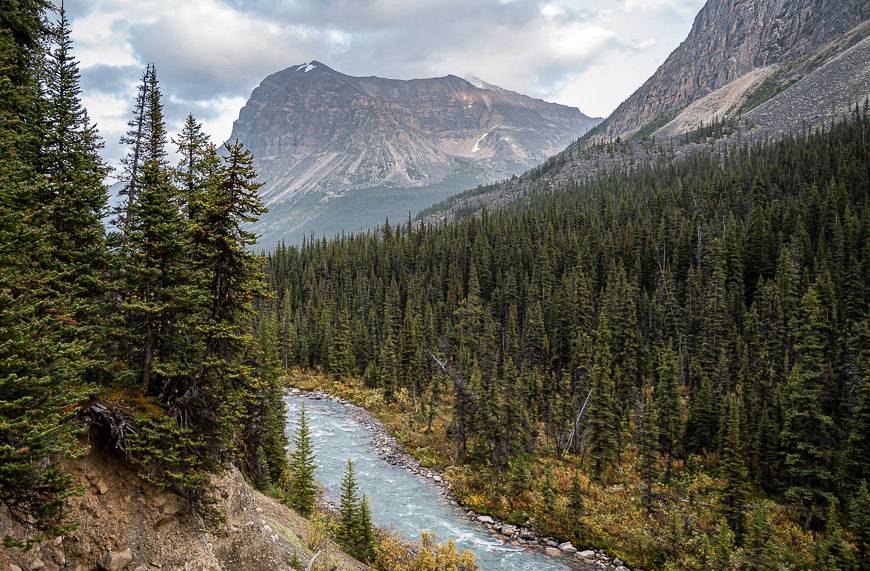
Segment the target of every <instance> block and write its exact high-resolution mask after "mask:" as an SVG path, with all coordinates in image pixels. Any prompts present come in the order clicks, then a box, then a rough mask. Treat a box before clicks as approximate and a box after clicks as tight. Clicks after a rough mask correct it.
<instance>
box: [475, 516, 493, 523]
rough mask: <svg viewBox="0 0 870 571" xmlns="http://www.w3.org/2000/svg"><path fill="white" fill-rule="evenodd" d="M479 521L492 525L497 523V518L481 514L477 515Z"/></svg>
mask: <svg viewBox="0 0 870 571" xmlns="http://www.w3.org/2000/svg"><path fill="white" fill-rule="evenodd" d="M477 521H479V522H480V523H483V524H487V525H492V524H494V523H495V520H494V519H492V517H490V516H488V515H479V516H477Z"/></svg>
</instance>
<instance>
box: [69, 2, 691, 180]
mask: <svg viewBox="0 0 870 571" xmlns="http://www.w3.org/2000/svg"><path fill="white" fill-rule="evenodd" d="M59 1H60V0H56V2H57V3H59ZM703 3H704V0H66V1H65V7H66V11H67V14H68V16H69V18H70V20H71V26H72V37H73V41H74V42H75V52H74V53H75V55H76V57H77V58H78V60H79V62H80V65H81V72H82V88H83V94H84V97H83V99H84V102H85V105H86V106H87V108H88V111H89V113H90V116H91V119H92V120H93V121H94V122H96V123H97V125H98V127H99V129H100V132H101V134H102V135H103V138H104V139H105V141H106V148H105V151H104V155H105V158H106V159H107V160H108V161H109V162H110V163H111V164H117V161H118V159H119V158H120V156H122V155H123V153H124V149H123V148H121V147H120V146H119V145H118V140H119V138H120V137H121V135H122V134H123V132H124V131H125V129H126V122H127V119H128V117H129V114H130V109H131V106H132V102H133V98H134V96H135V92H136V83H137V81H138V78H139V77H140V76H141V72H142V69H143V68H144V66H145V64H146V63H148V62H154V63H155V64H156V65H157V71H158V75H159V78H160V83H161V88H162V90H163V93H164V103H165V107H166V116H167V122H168V126H169V130H170V132H174V131H176V130H177V129H178V128H179V127H180V125H181V122H182V121H183V119H184V117H185V116H186V115H187V114H188V113H193V114H194V115H195V116H196V117H197V118H198V119H199V120H200V121H202V122H203V124H204V127H205V130H206V132H207V133H209V134H210V135H211V136H212V138H213V140H215V141H217V142H221V141H224V140H226V139H227V138H228V137H229V135H230V133H231V131H232V123H233V121H234V120H235V119H236V118H237V117H238V114H239V110H240V109H241V108H242V106H243V105H244V104H245V102H246V101H247V99H248V97H249V96H250V94H251V91H252V90H253V89H254V88H255V87H256V86H257V85H258V84H259V83H260V81H262V80H263V78H265V77H266V76H267V75H269V74H271V73H274V72H276V71H279V70H282V69H284V68H287V67H290V66H291V65H298V64H301V63H305V62H308V61H311V60H314V59H316V60H318V61H320V62H322V63H324V64H326V65H328V66H330V67H332V68H333V69H335V70H337V71H340V72H343V73H346V74H348V75H357V76H366V75H376V76H380V77H388V78H396V79H411V78H420V77H436V76H443V75H447V74H453V75H458V76H462V77H467V76H475V77H479V78H481V79H483V80H484V81H487V82H489V83H493V84H495V85H498V86H500V87H504V88H507V89H511V90H514V91H518V92H520V93H524V94H526V95H531V96H533V97H539V98H541V99H546V100H548V101H554V102H557V103H562V104H565V105H571V106H574V107H578V108H579V109H580V110H581V111H583V112H584V113H586V114H587V115H590V116H607V115H608V114H609V113H610V112H611V111H613V109H615V108H616V107H617V106H618V105H619V103H621V102H622V101H623V100H624V99H625V98H627V97H628V96H629V95H630V94H631V93H632V92H633V91H634V90H635V89H636V88H638V87H639V86H640V85H641V84H642V83H643V82H644V81H645V80H646V79H647V78H648V77H649V76H650V75H652V73H654V72H655V70H656V68H657V67H658V66H659V65H661V64H662V63H663V62H664V60H665V58H667V56H668V54H669V53H670V52H671V51H673V49H674V48H676V47H677V45H679V43H680V42H681V41H682V40H683V38H685V36H686V35H687V34H688V32H689V29H690V28H691V25H692V21H693V20H694V17H695V14H696V13H697V12H698V10H699V9H700V8H701V6H702V5H703Z"/></svg>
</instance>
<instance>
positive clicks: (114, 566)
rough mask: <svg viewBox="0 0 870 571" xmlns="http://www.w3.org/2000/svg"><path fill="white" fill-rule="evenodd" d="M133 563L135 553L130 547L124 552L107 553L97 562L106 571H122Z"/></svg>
mask: <svg viewBox="0 0 870 571" xmlns="http://www.w3.org/2000/svg"><path fill="white" fill-rule="evenodd" d="M132 562H133V551H132V550H131V549H130V548H129V547H128V548H127V549H124V550H123V551H106V552H105V553H103V556H102V557H100V560H99V561H98V562H97V565H99V567H100V569H103V570H104V571H121V569H126V568H127V566H128V565H130V563H132Z"/></svg>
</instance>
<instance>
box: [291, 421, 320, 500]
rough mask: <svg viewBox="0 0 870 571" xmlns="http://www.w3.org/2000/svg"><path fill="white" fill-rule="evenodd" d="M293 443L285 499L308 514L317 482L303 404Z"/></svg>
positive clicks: (315, 495)
mask: <svg viewBox="0 0 870 571" xmlns="http://www.w3.org/2000/svg"><path fill="white" fill-rule="evenodd" d="M293 445H294V449H293V452H291V453H290V466H289V470H290V490H289V493H288V497H287V500H288V503H289V504H290V506H291V507H292V508H293V509H295V510H296V511H298V512H299V513H301V514H303V515H308V514H310V513H312V512H313V511H314V504H315V501H316V500H317V483H316V481H315V479H314V469H315V465H314V446H313V444H312V442H311V432H310V430H309V428H308V419H307V417H306V416H305V406H304V405H303V406H302V407H301V408H300V409H299V417H298V420H297V427H296V434H295V436H294V437H293Z"/></svg>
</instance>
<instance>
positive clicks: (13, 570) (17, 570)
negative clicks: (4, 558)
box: [9, 563, 24, 571]
mask: <svg viewBox="0 0 870 571" xmlns="http://www.w3.org/2000/svg"><path fill="white" fill-rule="evenodd" d="M9 571H24V569H22V568H21V567H19V566H18V565H15V564H14V563H11V564H10V565H9Z"/></svg>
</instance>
